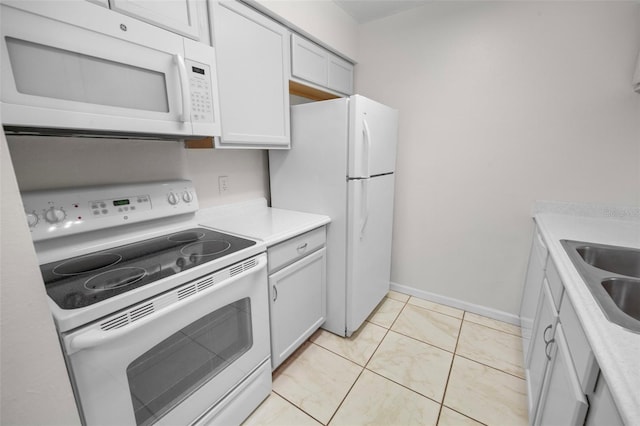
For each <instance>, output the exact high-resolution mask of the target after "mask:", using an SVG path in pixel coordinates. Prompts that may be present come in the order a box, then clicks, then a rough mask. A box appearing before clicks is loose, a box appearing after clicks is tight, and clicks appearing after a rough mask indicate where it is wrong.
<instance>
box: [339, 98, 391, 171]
mask: <svg viewBox="0 0 640 426" xmlns="http://www.w3.org/2000/svg"><path fill="white" fill-rule="evenodd" d="M349 117H350V122H349V169H348V172H347V175H348V177H350V178H363V177H365V178H366V177H370V176H375V175H380V174H384V173H390V172H393V171H394V170H395V168H396V143H397V140H398V111H397V110H395V109H393V108H390V107H388V106H386V105H382V104H381V103H378V102H375V101H372V100H371V99H368V98H365V97H363V96H360V95H354V96H351V97H350V98H349Z"/></svg>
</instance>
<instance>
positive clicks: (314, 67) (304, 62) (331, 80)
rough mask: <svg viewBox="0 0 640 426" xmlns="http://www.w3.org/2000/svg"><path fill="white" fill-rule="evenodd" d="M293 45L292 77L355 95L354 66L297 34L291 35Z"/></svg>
mask: <svg viewBox="0 0 640 426" xmlns="http://www.w3.org/2000/svg"><path fill="white" fill-rule="evenodd" d="M291 45H292V49H291V52H292V54H291V75H292V76H293V77H294V78H295V79H297V80H300V81H302V82H308V83H313V84H315V85H318V86H321V87H323V88H327V89H330V90H332V91H335V92H338V93H342V94H345V95H351V94H353V64H351V63H350V62H347V61H345V60H344V59H342V58H339V57H338V56H336V55H334V54H332V53H330V52H329V51H328V50H326V49H324V48H323V47H320V46H318V45H317V44H315V43H312V42H311V41H309V40H307V39H304V38H302V37H300V36H299V35H297V34H292V35H291Z"/></svg>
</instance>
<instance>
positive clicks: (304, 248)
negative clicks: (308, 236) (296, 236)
mask: <svg viewBox="0 0 640 426" xmlns="http://www.w3.org/2000/svg"><path fill="white" fill-rule="evenodd" d="M307 244H308V243H304V244H300V245H299V246H298V251H304V250H306V249H307Z"/></svg>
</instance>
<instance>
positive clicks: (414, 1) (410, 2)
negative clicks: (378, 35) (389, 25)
mask: <svg viewBox="0 0 640 426" xmlns="http://www.w3.org/2000/svg"><path fill="white" fill-rule="evenodd" d="M333 1H334V2H335V3H336V4H337V5H338V6H340V7H341V8H342V9H344V10H345V11H346V12H347V13H348V14H349V15H351V16H352V17H353V19H355V20H356V21H357V22H358V23H360V24H363V23H365V22H370V21H375V20H376V19H380V18H384V17H386V16H391V15H395V14H396V13H399V12H402V11H405V10H409V9H413V8H415V7H420V6H422V5H424V4H425V0H333Z"/></svg>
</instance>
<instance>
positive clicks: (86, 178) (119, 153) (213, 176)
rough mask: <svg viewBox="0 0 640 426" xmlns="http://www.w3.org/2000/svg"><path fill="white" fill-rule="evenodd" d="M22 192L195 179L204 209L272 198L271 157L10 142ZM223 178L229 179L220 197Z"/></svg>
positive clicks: (81, 142) (77, 141)
mask: <svg viewBox="0 0 640 426" xmlns="http://www.w3.org/2000/svg"><path fill="white" fill-rule="evenodd" d="M8 139H9V148H10V150H11V155H12V158H13V164H14V167H15V172H16V176H17V179H18V184H19V185H20V189H21V190H22V191H28V190H34V189H49V188H62V187H72V186H85V185H99V184H107V183H113V184H116V183H128V182H144V181H155V180H164V179H190V180H192V181H193V182H194V184H195V188H196V193H197V194H198V197H199V201H200V208H206V207H211V206H214V205H219V204H227V203H233V202H236V201H242V200H246V199H250V198H257V197H268V194H269V174H268V169H267V155H266V151H261V150H217V149H185V148H184V147H183V144H182V143H180V142H175V141H141V140H111V139H88V138H53V137H31V136H9V137H8ZM218 176H228V178H229V191H228V192H227V193H226V194H224V195H220V194H219V191H218Z"/></svg>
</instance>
